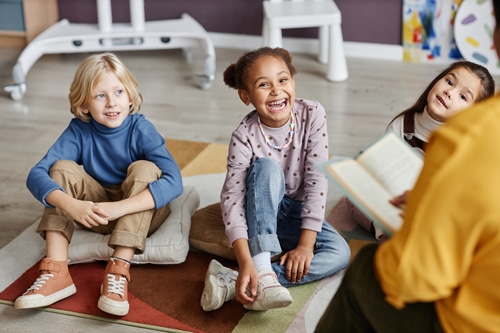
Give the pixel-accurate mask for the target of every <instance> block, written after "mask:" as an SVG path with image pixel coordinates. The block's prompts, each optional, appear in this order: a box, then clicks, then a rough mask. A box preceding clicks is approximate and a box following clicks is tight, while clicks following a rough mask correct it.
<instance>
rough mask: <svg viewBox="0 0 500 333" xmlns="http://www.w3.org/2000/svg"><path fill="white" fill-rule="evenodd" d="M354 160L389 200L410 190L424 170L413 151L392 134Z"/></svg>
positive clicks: (418, 157)
mask: <svg viewBox="0 0 500 333" xmlns="http://www.w3.org/2000/svg"><path fill="white" fill-rule="evenodd" d="M356 160H357V161H358V162H359V163H361V164H363V166H364V167H366V168H367V169H368V170H369V172H370V173H371V174H372V175H373V176H374V177H375V178H377V179H378V180H379V182H380V183H381V184H382V186H384V187H385V189H386V190H387V191H388V192H389V193H390V194H391V197H394V196H397V195H400V194H402V193H403V192H405V191H407V190H411V189H412V188H413V186H414V185H415V182H416V180H417V178H418V175H419V174H420V171H421V170H422V166H423V160H422V158H421V157H420V156H419V155H418V154H417V153H416V152H415V151H413V148H411V146H409V145H408V144H406V143H405V142H404V141H403V140H402V139H401V138H399V137H398V136H397V135H396V134H395V133H392V132H389V133H388V134H386V135H385V136H384V137H382V138H381V139H380V140H378V141H377V142H375V143H374V144H373V145H371V146H369V147H368V148H367V149H366V150H365V151H363V152H361V153H360V154H359V155H358V156H357V157H356Z"/></svg>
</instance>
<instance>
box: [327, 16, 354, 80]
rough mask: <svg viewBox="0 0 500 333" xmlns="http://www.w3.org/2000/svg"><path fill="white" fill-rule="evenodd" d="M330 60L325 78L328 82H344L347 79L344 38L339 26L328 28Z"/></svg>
mask: <svg viewBox="0 0 500 333" xmlns="http://www.w3.org/2000/svg"><path fill="white" fill-rule="evenodd" d="M329 44H330V52H329V53H330V55H329V57H330V59H329V61H328V70H327V73H326V78H327V79H328V80H329V81H344V80H346V79H347V78H348V76H349V75H348V72H347V62H346V59H345V54H344V38H343V37H342V29H341V27H340V24H333V25H331V26H330V43H329Z"/></svg>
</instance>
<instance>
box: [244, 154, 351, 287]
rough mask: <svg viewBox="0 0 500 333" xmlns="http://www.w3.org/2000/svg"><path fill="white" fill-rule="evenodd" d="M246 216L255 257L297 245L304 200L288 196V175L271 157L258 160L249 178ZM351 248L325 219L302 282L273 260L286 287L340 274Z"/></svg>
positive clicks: (275, 268)
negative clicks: (286, 194) (295, 281)
mask: <svg viewBox="0 0 500 333" xmlns="http://www.w3.org/2000/svg"><path fill="white" fill-rule="evenodd" d="M246 186H247V193H246V218H247V225H248V245H249V247H250V253H251V255H252V256H255V255H257V254H259V253H261V252H270V253H271V256H274V255H276V254H280V253H285V252H288V251H291V250H293V249H295V248H296V247H297V244H298V241H299V237H300V233H301V231H302V228H301V226H302V218H301V217H300V214H301V212H302V206H303V204H302V202H301V201H295V200H293V199H291V198H288V197H285V196H284V193H285V176H284V174H283V170H281V167H280V166H279V164H278V163H276V162H275V161H273V160H272V159H269V158H260V159H258V160H256V161H255V162H254V163H253V164H252V165H251V167H250V169H249V170H248V175H247V179H246ZM350 255H351V251H350V249H349V246H348V245H347V242H346V241H345V239H344V238H343V237H342V236H341V235H340V234H339V233H338V232H337V231H336V230H335V229H334V228H333V227H332V226H331V225H330V224H329V223H327V222H326V221H323V227H322V230H321V231H320V232H318V234H317V236H316V244H315V245H314V257H313V259H312V262H311V265H310V268H309V272H308V273H307V275H306V276H305V277H303V278H302V280H301V281H300V282H297V283H295V284H292V283H291V282H290V281H289V280H288V279H287V278H286V267H285V266H281V265H280V264H279V261H277V262H274V263H272V267H273V270H274V272H275V273H276V275H277V276H278V280H279V282H280V283H281V285H283V286H284V287H291V286H296V285H300V284H304V283H308V282H312V281H315V280H319V279H322V278H325V277H327V276H330V275H333V274H335V273H338V272H339V271H341V270H343V269H344V268H346V267H347V265H348V263H349V259H350Z"/></svg>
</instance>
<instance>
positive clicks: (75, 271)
mask: <svg viewBox="0 0 500 333" xmlns="http://www.w3.org/2000/svg"><path fill="white" fill-rule="evenodd" d="M167 147H168V149H169V150H170V152H171V153H172V155H173V156H174V157H175V159H176V160H177V163H178V164H179V167H180V168H181V172H182V175H183V177H184V178H183V179H184V185H185V186H189V185H191V186H195V187H196V188H197V191H198V192H199V194H200V208H201V207H205V206H206V205H209V204H211V203H214V202H217V201H218V197H219V193H220V188H221V186H222V182H223V180H224V171H225V165H226V153H227V146H226V145H218V144H210V143H200V142H191V141H183V140H167ZM340 197H341V194H340V193H339V192H338V191H337V190H336V189H332V190H331V191H330V194H329V200H328V201H329V209H332V208H334V206H335V204H336V203H337V202H338V199H339V198H340ZM335 208H337V207H336V206H335ZM335 208H334V209H332V213H331V214H330V215H329V216H328V220H329V221H330V222H331V223H332V224H333V225H335V226H336V227H337V228H338V229H339V231H341V232H342V233H343V234H344V235H347V236H348V239H349V244H350V245H351V248H352V250H353V254H355V253H357V251H358V250H359V248H360V247H361V246H364V245H365V244H366V242H368V241H370V239H364V238H363V237H362V236H363V235H362V231H360V230H358V231H360V233H357V232H354V233H353V232H352V229H355V226H353V225H352V224H350V223H347V224H346V223H345V220H344V218H343V217H342V215H341V214H342V212H339V211H338V210H336V209H335ZM35 227H36V225H33V226H31V227H30V228H28V229H27V230H25V231H24V232H23V233H22V234H21V235H20V236H19V237H17V238H16V239H15V240H13V241H12V242H11V243H10V244H8V245H7V246H5V247H4V248H2V249H0V267H2V269H1V271H2V272H1V273H0V302H1V303H5V304H12V302H13V301H14V300H15V298H16V297H17V296H19V295H20V294H22V292H24V291H25V290H26V289H27V288H28V287H29V286H30V285H31V284H32V283H33V281H34V280H35V279H36V277H37V275H38V273H37V267H38V262H39V260H40V259H41V258H42V256H43V253H44V251H45V250H44V243H43V241H42V240H41V238H40V237H39V236H38V235H36V233H35V232H34V229H35ZM350 229H351V230H350ZM26 244H30V246H29V247H26ZM20 249H23V250H22V251H21V250H20ZM212 258H215V259H217V260H219V261H220V262H221V263H223V264H225V265H227V266H232V267H234V268H236V263H235V262H231V261H228V260H225V259H222V258H217V257H215V256H213V255H210V254H207V253H202V252H198V251H191V252H190V253H189V255H188V257H187V259H186V261H185V262H184V263H182V264H178V265H149V264H148V265H134V267H133V269H131V283H130V285H129V288H130V289H129V302H130V305H131V309H132V310H131V311H130V313H129V314H128V315H127V316H124V317H121V318H116V317H113V316H111V315H108V314H106V313H104V312H101V311H100V310H99V309H97V306H96V303H97V299H98V298H99V286H100V283H101V282H102V276H101V275H102V274H103V271H104V267H105V263H104V262H93V263H87V264H77V265H71V266H70V272H71V275H72V277H73V279H74V282H75V285H76V287H77V290H78V292H77V294H76V295H74V296H72V297H70V298H67V299H65V300H63V301H61V302H58V303H56V304H54V305H53V306H51V307H48V308H45V309H42V310H43V311H51V312H56V313H60V314H62V315H73V316H80V317H85V318H92V319H97V320H103V321H108V322H112V323H116V324H124V325H131V326H138V327H144V328H149V329H153V330H158V331H168V332H200V333H204V332H221V333H224V332H228V333H229V332H234V333H238V332H240V333H247V332H275V333H279V332H312V331H314V327H315V326H316V323H317V321H318V320H319V318H320V316H321V314H322V313H323V311H324V309H325V308H326V306H327V304H328V302H329V301H330V299H331V298H332V297H333V294H334V293H335V291H336V289H337V287H338V285H339V283H340V280H341V277H342V274H339V275H336V276H333V277H330V278H327V279H324V280H322V281H318V282H315V283H310V284H307V285H303V286H299V287H293V288H290V292H291V294H292V297H293V300H294V302H293V303H292V305H291V306H289V307H287V308H283V309H275V310H271V311H263V312H256V311H246V310H245V309H244V308H243V307H242V306H241V305H240V304H239V303H237V302H235V301H233V302H228V303H227V304H225V305H224V306H223V307H222V308H221V309H219V310H217V311H212V312H204V311H203V310H202V309H201V307H200V305H199V300H200V295H201V292H202V290H203V284H204V282H203V281H204V276H205V272H206V269H207V267H208V264H209V262H210V260H211V259H212Z"/></svg>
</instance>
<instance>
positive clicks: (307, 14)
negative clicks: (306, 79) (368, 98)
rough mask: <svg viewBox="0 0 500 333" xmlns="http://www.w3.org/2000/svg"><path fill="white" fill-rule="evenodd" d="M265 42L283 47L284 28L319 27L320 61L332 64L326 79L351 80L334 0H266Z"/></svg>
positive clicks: (329, 66)
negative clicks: (282, 33)
mask: <svg viewBox="0 0 500 333" xmlns="http://www.w3.org/2000/svg"><path fill="white" fill-rule="evenodd" d="M263 6H264V7H263V9H264V20H263V26H262V40H263V45H264V46H270V47H282V46H283V41H282V35H281V30H282V29H291V28H310V27H319V41H320V50H319V54H318V60H319V61H320V62H321V63H324V64H325V63H327V64H328V70H327V73H326V78H327V79H328V80H330V81H343V80H346V79H347V78H348V72H347V64H346V59H345V54H344V39H343V37H342V28H341V23H342V15H341V13H340V10H339V8H338V7H337V5H336V4H335V2H334V1H332V0H288V1H287V0H265V1H263Z"/></svg>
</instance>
